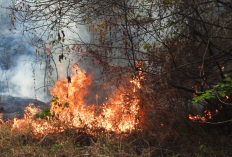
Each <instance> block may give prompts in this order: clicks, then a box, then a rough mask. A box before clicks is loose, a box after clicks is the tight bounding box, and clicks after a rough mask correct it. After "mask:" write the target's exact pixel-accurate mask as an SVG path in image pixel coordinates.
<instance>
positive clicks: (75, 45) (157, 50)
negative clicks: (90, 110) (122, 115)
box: [0, 0, 232, 156]
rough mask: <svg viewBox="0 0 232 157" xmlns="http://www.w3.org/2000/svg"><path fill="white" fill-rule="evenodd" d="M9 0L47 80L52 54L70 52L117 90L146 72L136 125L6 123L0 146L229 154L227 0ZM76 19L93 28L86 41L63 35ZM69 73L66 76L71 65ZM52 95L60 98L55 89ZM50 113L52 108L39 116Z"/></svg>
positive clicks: (231, 46)
mask: <svg viewBox="0 0 232 157" xmlns="http://www.w3.org/2000/svg"><path fill="white" fill-rule="evenodd" d="M12 2H13V3H12V6H10V7H9V8H8V9H9V10H10V11H11V14H10V16H11V19H12V23H11V25H12V27H13V26H14V23H15V21H17V22H20V23H23V24H24V27H23V28H24V30H23V31H24V32H27V33H29V34H30V35H31V36H32V44H34V45H37V47H38V48H37V49H36V51H35V55H37V56H38V57H39V58H41V60H42V59H44V60H45V62H46V75H45V80H46V79H47V80H50V82H52V81H51V79H52V77H50V76H51V75H53V74H54V72H56V74H57V78H58V70H57V67H56V65H57V64H56V62H55V59H57V60H59V62H64V61H67V62H68V64H67V69H69V68H70V62H72V61H73V58H75V57H76V58H78V63H83V62H86V61H90V60H92V62H93V64H95V65H96V66H95V67H99V69H100V73H101V76H100V79H99V80H100V81H99V82H100V84H97V85H96V88H97V89H104V91H109V89H108V87H112V88H113V89H112V90H114V89H119V90H120V87H119V86H120V85H121V84H122V83H123V82H124V80H125V78H126V77H128V75H130V76H131V77H133V76H138V77H139V78H142V77H143V78H145V79H141V86H142V87H141V89H140V91H139V99H140V100H141V103H140V107H141V109H142V110H144V111H145V123H144V124H142V131H138V130H136V131H134V132H133V133H130V134H127V135H117V134H114V133H107V132H103V133H102V132H101V131H97V132H96V136H92V135H87V134H86V133H85V132H84V130H81V131H77V130H75V131H73V130H67V131H66V132H64V133H61V134H58V135H49V136H44V138H42V139H34V138H33V137H32V136H31V134H30V130H29V131H28V134H26V135H25V134H20V132H19V133H15V132H12V131H10V128H9V127H7V126H8V125H10V124H8V123H6V124H4V125H2V126H1V130H2V131H1V133H0V134H1V141H2V143H1V145H0V150H1V152H2V154H3V156H20V155H21V156H33V155H34V156H37V155H38V156H55V155H56V156H78V155H79V156H91V155H92V156H97V155H99V156H100V155H102V156H231V155H232V152H231V150H230V148H231V146H232V140H231V131H232V106H231V100H232V93H231V87H232V84H231V77H232V73H231V72H232V64H231V63H232V62H231V60H232V42H231V41H232V38H231V36H232V23H231V20H232V19H231V17H232V16H231V13H232V2H231V0H117V1H115V0H109V1H108V0H107V1H106V0H72V1H60V0H50V1H40V0H34V1H33V2H32V1H30V0H28V1H27V0H18V1H12ZM80 25H84V26H85V27H86V29H87V30H88V31H89V33H90V34H91V41H90V42H86V41H85V40H84V39H82V38H74V39H73V38H72V37H71V36H68V33H67V32H68V30H69V31H71V32H74V33H77V32H75V29H76V28H75V27H79V26H80ZM77 35H78V33H77ZM50 47H52V48H50ZM42 51H44V53H41V52H42ZM57 54H58V56H57ZM55 57H56V58H55ZM54 58H55V59H54ZM67 80H68V82H69V83H70V82H71V81H72V80H71V78H70V71H69V70H67ZM47 82H49V81H45V86H46V83H47ZM128 91H130V89H129V87H128V90H126V92H125V93H128ZM99 93H100V92H99ZM109 93H110V92H109ZM100 94H101V93H100ZM67 97H68V96H67ZM52 101H53V102H56V103H57V104H56V105H58V106H59V107H60V106H62V104H60V103H58V102H57V98H56V97H53V99H52ZM193 104H195V105H197V107H194V106H193ZM64 106H66V107H67V106H69V104H68V103H66V104H64ZM205 110H207V111H210V113H211V114H212V116H213V117H212V118H210V119H207V120H206V121H207V122H206V123H197V122H193V121H190V120H189V119H188V116H189V114H195V115H196V114H200V115H202V114H203V113H204V111H205ZM46 116H51V113H50V111H49V109H47V110H44V111H42V112H41V113H39V114H37V115H36V118H38V117H40V118H41V119H43V118H44V117H46ZM9 123H10V122H9ZM82 139H84V141H83V140H82ZM3 141H4V142H3ZM84 143H85V144H84ZM85 146H87V147H85ZM87 153H88V155H87Z"/></svg>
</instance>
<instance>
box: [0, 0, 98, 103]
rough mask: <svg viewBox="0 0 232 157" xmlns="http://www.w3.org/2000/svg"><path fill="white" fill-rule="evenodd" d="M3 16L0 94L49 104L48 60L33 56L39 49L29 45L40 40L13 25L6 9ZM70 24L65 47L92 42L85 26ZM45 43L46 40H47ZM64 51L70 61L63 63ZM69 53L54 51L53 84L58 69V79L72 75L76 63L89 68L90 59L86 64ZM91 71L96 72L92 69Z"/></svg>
mask: <svg viewBox="0 0 232 157" xmlns="http://www.w3.org/2000/svg"><path fill="white" fill-rule="evenodd" d="M0 3H1V4H0V5H4V6H7V5H9V3H10V2H9V1H6V0H3V1H1V2H0ZM0 15H1V16H0V29H1V30H2V31H1V33H0V94H6V95H12V96H18V97H27V98H36V99H38V100H41V101H44V102H47V101H49V100H50V96H49V95H48V94H47V93H49V92H47V91H44V89H45V88H47V87H44V85H45V84H44V77H45V61H44V60H40V59H41V58H39V57H38V56H36V55H34V52H35V49H36V47H34V46H32V45H31V44H29V42H31V41H29V40H31V39H32V40H35V41H36V40H37V39H36V38H31V37H29V36H30V35H29V34H28V35H27V34H26V33H25V32H24V34H22V26H21V25H20V24H19V23H17V22H16V21H14V25H12V24H11V19H10V18H9V16H7V10H5V9H3V8H1V10H0ZM71 25H72V30H68V29H63V31H64V33H65V37H66V39H65V42H64V44H66V45H68V44H73V43H74V42H75V44H78V43H82V44H83V43H89V42H90V34H89V33H88V32H87V30H86V28H85V26H78V27H76V26H75V24H71ZM69 27H70V26H69ZM41 31H42V30H41ZM37 33H38V35H39V34H41V33H43V32H40V31H38V32H37ZM54 33H57V32H54ZM26 36H28V37H29V40H28V38H25V37H26ZM43 40H44V41H46V40H47V39H43ZM72 42H73V43H72ZM40 44H41V43H40ZM45 44H46V43H44V46H45ZM52 51H53V50H52ZM62 51H65V53H66V57H67V58H66V59H65V58H64V59H63V60H61V62H60V61H59V55H60V54H61V53H62ZM41 53H43V52H41ZM67 54H68V53H67V50H66V49H65V47H64V50H61V49H57V50H56V51H55V52H53V60H54V61H55V64H54V63H53V62H52V61H51V64H52V66H53V68H54V69H53V73H52V74H51V75H52V76H51V78H53V80H54V81H56V78H57V77H56V75H57V73H56V70H55V68H57V70H58V75H59V78H64V77H67V75H71V70H70V69H71V66H72V65H73V64H75V63H78V62H80V63H81V67H82V69H87V67H89V65H88V63H87V62H90V60H89V59H88V60H86V61H87V62H86V61H83V60H82V62H81V61H80V60H81V57H80V56H79V57H78V55H77V54H69V55H67ZM90 70H91V71H94V69H93V67H91V68H90ZM90 70H87V71H90ZM98 73H99V72H98ZM62 76H63V77H62ZM53 85H54V83H50V84H49V86H50V87H51V86H53Z"/></svg>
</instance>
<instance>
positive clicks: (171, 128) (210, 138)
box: [0, 120, 232, 157]
mask: <svg viewBox="0 0 232 157" xmlns="http://www.w3.org/2000/svg"><path fill="white" fill-rule="evenodd" d="M183 121H184V120H183ZM11 123H12V122H11V121H8V122H6V123H3V124H2V125H1V126H0V156H3V157H5V156H6V157H7V156H9V157H33V156H34V157H54V156H57V157H77V156H80V157H98V156H99V157H107V156H108V157H110V156H116V157H127V156H128V157H131V156H141V157H153V156H155V157H156V156H157V157H159V156H160V157H162V156H172V157H181V156H182V157H185V156H186V157H187V156H193V157H194V156H198V157H204V156H207V157H210V156H212V157H213V156H220V157H223V156H232V150H231V148H232V140H231V139H232V138H231V136H229V135H226V134H222V133H221V132H220V131H219V130H216V129H213V128H210V127H207V128H204V127H202V124H197V123H194V122H191V121H185V123H183V122H174V123H173V124H170V125H168V124H164V125H158V123H153V124H152V123H150V124H149V127H145V126H144V129H143V131H142V132H133V133H131V134H124V135H123V134H121V135H119V134H114V133H104V132H102V131H96V135H95V136H92V135H88V134H87V133H85V132H84V130H81V131H76V130H66V131H65V132H63V133H61V134H56V135H47V136H44V137H43V138H41V139H36V138H34V137H33V135H31V132H30V131H28V132H26V133H25V132H24V133H22V132H19V131H12V130H11V129H10V128H11Z"/></svg>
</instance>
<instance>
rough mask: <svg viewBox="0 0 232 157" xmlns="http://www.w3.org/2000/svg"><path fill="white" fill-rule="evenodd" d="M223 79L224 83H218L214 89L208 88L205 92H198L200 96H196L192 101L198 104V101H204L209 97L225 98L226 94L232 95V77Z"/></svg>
mask: <svg viewBox="0 0 232 157" xmlns="http://www.w3.org/2000/svg"><path fill="white" fill-rule="evenodd" d="M223 81H224V82H223V83H219V84H218V85H216V86H214V88H213V89H210V90H206V91H204V92H197V94H198V95H199V96H197V97H194V98H193V101H192V103H193V104H194V105H197V103H198V101H204V100H207V99H211V98H215V97H216V96H217V97H218V96H220V97H223V98H225V97H226V96H229V95H231V92H232V79H231V77H226V78H225V79H224V80H223ZM218 98H219V97H218ZM219 99H220V98H219Z"/></svg>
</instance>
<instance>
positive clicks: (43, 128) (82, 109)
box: [12, 65, 142, 137]
mask: <svg viewBox="0 0 232 157" xmlns="http://www.w3.org/2000/svg"><path fill="white" fill-rule="evenodd" d="M72 71H73V75H72V76H71V77H70V78H69V79H68V78H66V79H60V80H58V81H57V82H56V83H55V85H54V87H53V88H52V91H51V94H52V95H53V99H52V102H51V108H50V113H51V115H52V116H47V118H46V119H41V118H37V119H36V118H35V116H34V115H35V114H36V113H37V112H38V111H39V109H37V108H35V107H33V105H30V106H28V107H27V108H26V109H25V115H24V118H23V119H17V118H15V119H14V122H13V125H12V130H22V131H25V130H26V129H31V130H32V133H33V134H34V135H35V136H36V137H41V136H43V135H46V134H50V133H59V132H63V131H64V130H65V129H68V128H72V129H74V128H75V129H85V131H86V132H89V133H91V132H93V130H99V129H104V130H105V131H109V132H115V133H122V132H131V131H133V130H135V129H136V128H137V126H138V124H139V123H140V119H141V118H142V117H141V114H139V112H140V110H141V108H140V105H139V104H140V100H139V97H138V91H139V89H140V88H141V84H140V79H141V78H140V76H139V75H138V76H136V75H135V76H134V78H133V79H132V80H131V81H130V82H131V86H133V91H132V92H129V91H127V90H126V89H125V91H124V92H123V93H122V92H121V91H118V92H115V94H112V95H111V97H108V99H106V102H104V103H103V104H102V105H95V104H92V105H86V104H85V101H84V97H85V96H86V95H87V94H88V92H89V91H88V90H87V88H86V87H87V86H90V85H91V83H92V78H91V76H87V75H86V72H85V71H81V70H80V69H79V67H78V66H77V65H74V66H73V68H72ZM139 74H140V73H139ZM70 79H71V81H70ZM128 93H131V94H128ZM97 97H99V96H97Z"/></svg>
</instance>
